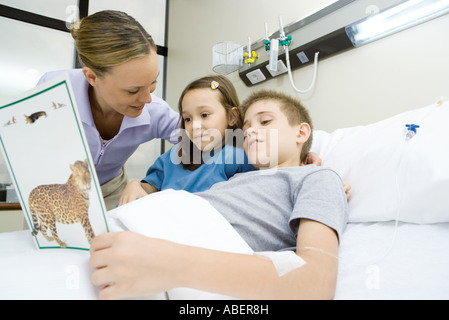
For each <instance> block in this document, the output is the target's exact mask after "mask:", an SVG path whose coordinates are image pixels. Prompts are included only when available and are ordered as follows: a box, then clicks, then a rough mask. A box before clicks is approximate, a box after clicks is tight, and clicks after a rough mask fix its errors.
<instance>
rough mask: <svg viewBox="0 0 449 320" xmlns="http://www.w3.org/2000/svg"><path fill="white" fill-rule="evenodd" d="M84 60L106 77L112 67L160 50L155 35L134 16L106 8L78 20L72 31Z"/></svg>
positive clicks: (84, 63) (82, 60)
mask: <svg viewBox="0 0 449 320" xmlns="http://www.w3.org/2000/svg"><path fill="white" fill-rule="evenodd" d="M70 32H71V34H72V37H73V39H75V46H76V48H77V50H78V58H79V60H80V62H81V63H82V64H83V65H84V66H86V67H89V68H91V69H92V70H93V71H94V72H95V73H96V74H97V75H98V76H103V75H104V74H105V73H107V72H108V71H109V69H110V68H111V67H114V66H117V65H120V64H122V63H125V62H128V61H130V60H132V59H134V58H140V57H144V56H146V55H148V54H149V53H150V52H151V50H154V52H157V47H156V44H155V43H154V41H153V38H152V37H151V36H150V35H149V34H148V33H147V32H146V31H145V29H144V28H143V27H142V25H141V24H140V23H139V22H137V21H136V20H135V19H134V18H133V17H131V16H129V15H128V14H126V13H124V12H120V11H113V10H105V11H100V12H97V13H94V14H92V15H90V16H87V17H85V18H83V19H81V20H80V21H78V22H75V23H74V24H73V25H72V28H71V30H70Z"/></svg>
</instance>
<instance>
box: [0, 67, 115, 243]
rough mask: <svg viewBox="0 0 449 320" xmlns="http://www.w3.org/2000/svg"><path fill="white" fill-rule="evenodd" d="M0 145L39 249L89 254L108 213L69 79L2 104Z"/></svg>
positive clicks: (48, 84) (56, 81)
mask: <svg viewBox="0 0 449 320" xmlns="http://www.w3.org/2000/svg"><path fill="white" fill-rule="evenodd" d="M0 142H1V145H0V147H1V149H2V152H3V156H4V159H5V162H6V165H7V166H8V170H9V173H10V175H11V180H12V181H13V183H14V184H15V187H16V192H17V196H18V198H19V201H20V204H21V207H22V211H23V213H24V215H25V220H26V221H27V223H28V226H29V229H30V237H32V238H33V240H34V241H35V243H36V246H37V248H39V249H49V248H66V249H80V250H89V248H90V243H91V240H92V238H93V237H95V236H96V235H99V234H101V233H105V232H107V231H108V225H107V220H106V207H105V205H104V202H103V196H102V193H101V189H100V186H99V183H98V178H97V176H96V172H95V167H94V163H93V161H92V158H91V155H90V152H89V146H88V143H87V140H86V137H85V134H84V131H83V125H82V123H81V119H80V117H79V114H78V110H77V107H76V101H75V99H74V96H73V93H72V90H71V86H70V82H69V80H68V78H67V77H65V76H63V77H59V78H57V79H54V80H52V81H49V82H46V83H44V84H42V85H40V86H39V87H36V88H34V89H32V90H30V91H28V92H26V93H23V94H21V95H20V96H16V97H12V98H10V99H8V100H7V101H0Z"/></svg>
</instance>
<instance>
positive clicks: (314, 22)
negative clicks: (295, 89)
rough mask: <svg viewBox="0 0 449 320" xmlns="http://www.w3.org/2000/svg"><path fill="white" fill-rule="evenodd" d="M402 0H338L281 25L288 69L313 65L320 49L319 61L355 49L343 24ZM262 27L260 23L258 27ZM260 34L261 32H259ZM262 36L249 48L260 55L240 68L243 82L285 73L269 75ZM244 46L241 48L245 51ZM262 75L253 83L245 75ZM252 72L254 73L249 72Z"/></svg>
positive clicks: (249, 82)
mask: <svg viewBox="0 0 449 320" xmlns="http://www.w3.org/2000/svg"><path fill="white" fill-rule="evenodd" d="M401 2H403V1H401V0H375V1H373V0H357V1H354V0H340V1H336V2H335V3H333V4H331V5H329V6H328V7H326V8H324V9H322V10H320V11H318V12H316V13H314V14H312V15H310V16H308V17H305V18H302V19H300V20H298V21H295V22H292V23H290V24H288V25H286V26H284V31H285V34H286V35H291V36H292V40H291V45H290V46H289V57H290V63H291V70H292V71H294V70H297V69H299V68H302V67H305V66H308V65H312V64H313V62H314V55H315V53H316V52H317V51H319V60H320V61H321V60H323V59H326V58H329V57H332V56H334V55H335V54H339V53H342V52H344V51H346V50H349V49H351V48H354V46H353V45H352V43H351V41H350V40H349V38H348V36H347V34H346V31H345V27H346V26H348V25H350V24H352V23H354V22H355V21H359V20H361V19H364V18H366V17H369V16H371V15H375V14H377V13H379V12H380V11H382V10H384V9H386V8H389V7H391V6H394V5H396V4H398V3H401ZM261 30H263V26H261ZM261 33H262V32H261ZM279 36H280V30H279V31H275V32H273V33H272V34H270V35H269V38H270V39H274V38H277V37H279ZM264 41H265V39H264V38H261V39H259V40H258V41H256V42H254V43H252V44H251V49H252V50H255V51H256V52H257V53H258V54H259V57H260V58H259V60H258V61H257V62H256V63H253V64H250V65H244V66H243V67H242V68H240V70H239V76H240V78H241V79H242V81H243V82H244V83H245V84H246V85H248V86H253V85H255V84H258V83H260V82H263V81H267V80H270V79H273V78H276V77H279V76H282V75H284V74H286V72H284V73H282V72H277V73H274V75H273V74H272V72H270V71H269V70H268V68H267V65H268V64H269V59H270V53H269V52H267V51H266V50H265V44H264ZM246 50H247V48H246V47H245V48H244V51H246ZM278 59H279V60H280V61H281V62H280V64H285V54H284V50H283V49H282V46H279V57H278ZM257 70H260V72H261V73H262V74H263V75H264V76H265V79H264V80H262V81H260V82H257V83H253V82H251V80H250V79H249V78H248V76H247V74H254V73H255V72H257V73H258V71H257ZM252 72H253V73H252Z"/></svg>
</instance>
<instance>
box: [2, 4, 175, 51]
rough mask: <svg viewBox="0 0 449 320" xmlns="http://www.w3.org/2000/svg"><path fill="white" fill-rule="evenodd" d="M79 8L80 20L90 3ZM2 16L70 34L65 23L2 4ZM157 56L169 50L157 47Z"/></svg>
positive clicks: (85, 13)
mask: <svg viewBox="0 0 449 320" xmlns="http://www.w3.org/2000/svg"><path fill="white" fill-rule="evenodd" d="M79 6H80V18H83V17H85V16H87V13H88V7H89V1H80V4H79ZM0 16H1V17H5V18H9V19H13V20H18V21H22V22H26V23H31V24H34V25H37V26H41V27H46V28H50V29H53V30H59V31H63V32H70V30H69V29H67V26H66V22H65V21H62V20H58V19H54V18H50V17H46V16H42V15H40V14H37V13H32V12H28V11H24V10H20V9H16V8H12V7H8V6H5V5H3V4H0ZM157 54H158V55H161V56H164V57H167V55H168V48H167V47H165V46H159V45H157Z"/></svg>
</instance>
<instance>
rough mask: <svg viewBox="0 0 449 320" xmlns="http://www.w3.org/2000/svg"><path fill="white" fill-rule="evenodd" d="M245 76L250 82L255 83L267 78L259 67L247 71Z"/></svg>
mask: <svg viewBox="0 0 449 320" xmlns="http://www.w3.org/2000/svg"><path fill="white" fill-rule="evenodd" d="M246 77H247V78H248V79H249V81H250V82H251V83H252V84H256V83H259V82H262V81H265V80H267V77H265V75H264V74H263V73H262V71H261V70H260V69H257V70H254V71H251V72H248V73H247V74H246Z"/></svg>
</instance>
